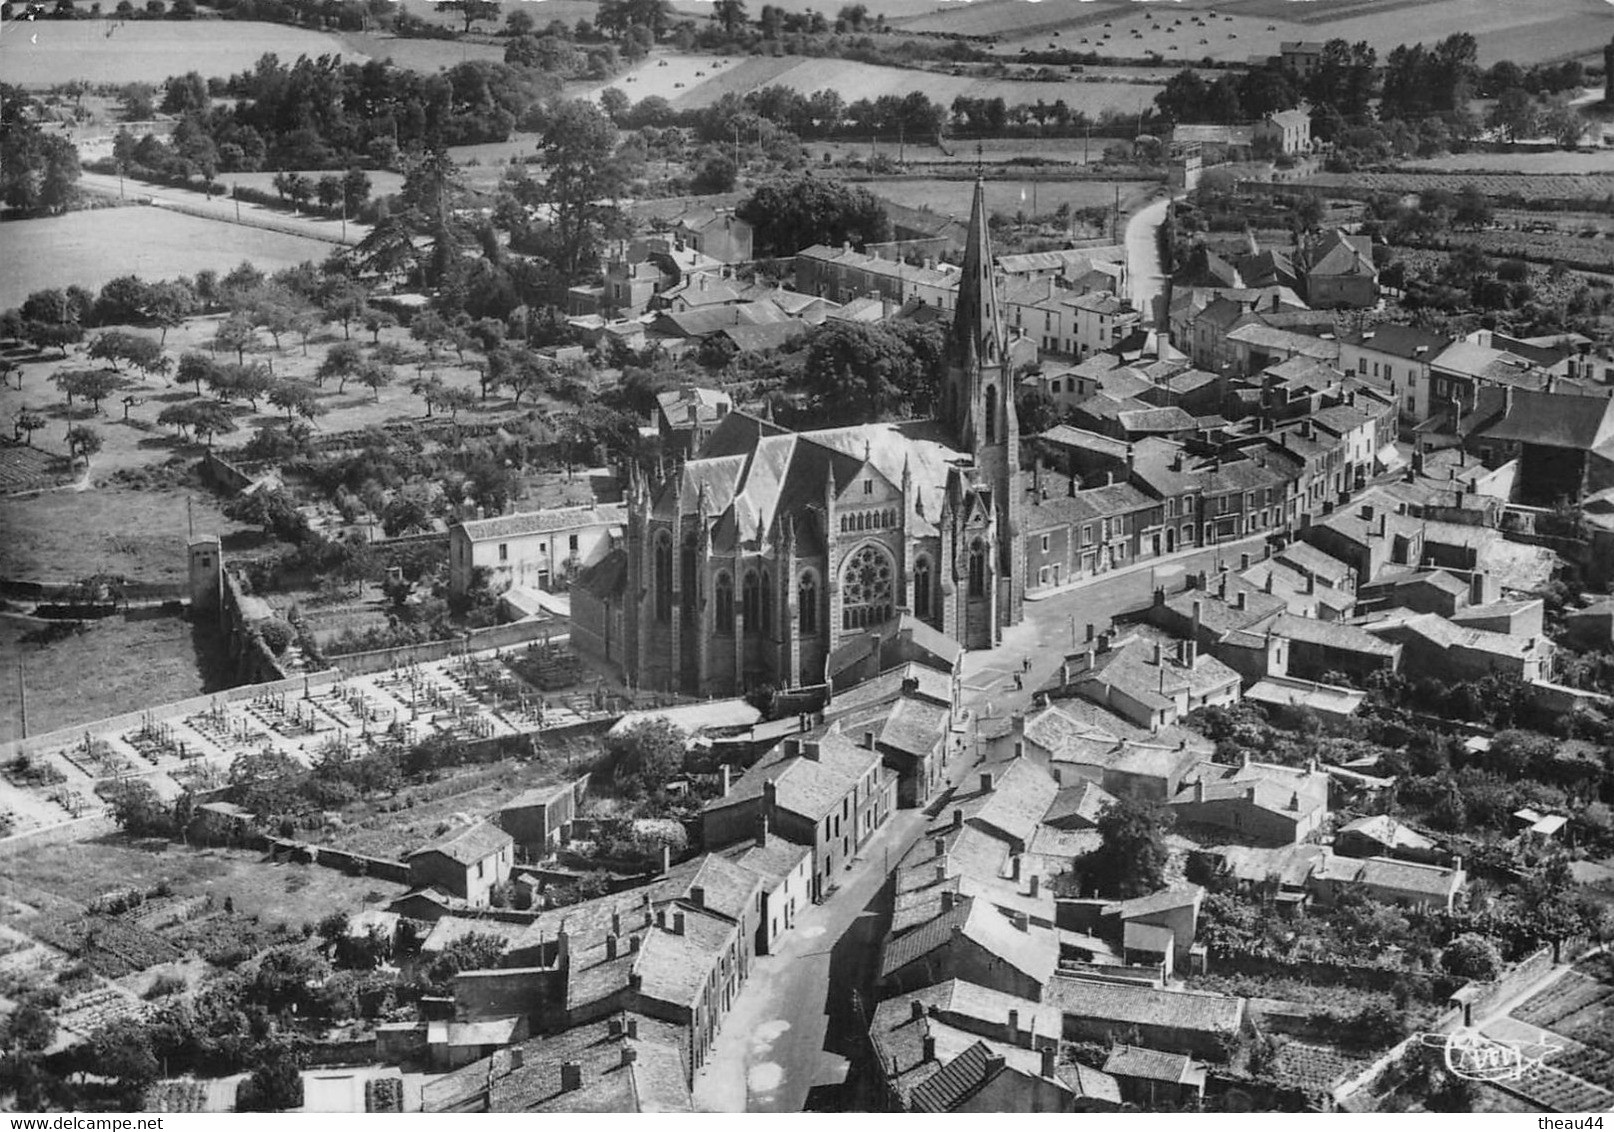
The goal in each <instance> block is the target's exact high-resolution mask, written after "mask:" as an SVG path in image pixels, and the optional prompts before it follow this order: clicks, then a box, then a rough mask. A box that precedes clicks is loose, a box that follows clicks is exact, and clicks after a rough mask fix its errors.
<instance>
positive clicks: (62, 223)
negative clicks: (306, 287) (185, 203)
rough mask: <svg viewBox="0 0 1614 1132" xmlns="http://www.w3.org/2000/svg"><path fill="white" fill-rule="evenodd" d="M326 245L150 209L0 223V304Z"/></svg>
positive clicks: (274, 263) (288, 263)
mask: <svg viewBox="0 0 1614 1132" xmlns="http://www.w3.org/2000/svg"><path fill="white" fill-rule="evenodd" d="M330 253H331V245H330V244H328V243H325V242H324V241H322V240H314V239H310V238H308V237H306V236H291V235H286V234H283V233H280V232H270V231H266V230H264V229H260V228H244V227H241V226H239V225H228V226H226V225H224V224H221V223H218V222H215V221H212V220H203V219H201V218H200V217H194V216H185V215H181V214H179V213H176V212H166V211H163V210H161V209H156V208H105V209H98V210H95V211H93V212H75V213H73V214H71V215H70V216H65V217H50V218H46V219H39V220H13V221H8V222H7V223H5V224H0V263H4V264H5V265H6V270H5V271H4V272H0V310H3V309H5V308H6V307H14V306H16V305H17V304H19V303H21V302H22V301H23V299H25V298H27V297H28V294H29V293H30V292H31V291H36V290H38V289H39V288H41V287H65V286H67V285H68V284H72V283H77V284H78V285H79V286H81V287H88V288H90V289H91V290H99V289H100V288H101V287H102V286H103V285H104V284H105V283H106V282H107V281H108V280H111V279H115V278H117V277H118V276H120V275H128V274H131V273H133V274H136V275H140V276H143V277H144V278H147V279H169V278H173V277H174V276H176V275H194V274H195V273H196V272H198V271H201V270H203V269H204V268H213V269H223V270H229V269H230V268H231V267H234V266H235V265H236V264H238V263H240V262H241V261H242V260H243V259H249V260H251V261H252V262H253V263H255V264H257V265H258V267H259V268H261V269H262V270H265V271H278V270H280V269H281V268H283V267H295V266H296V265H297V264H299V263H302V262H303V261H304V260H313V261H314V262H316V263H318V262H320V261H321V260H323V259H324V258H325V257H326V256H328V255H330Z"/></svg>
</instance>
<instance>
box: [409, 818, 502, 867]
mask: <svg viewBox="0 0 1614 1132" xmlns="http://www.w3.org/2000/svg"><path fill="white" fill-rule="evenodd" d="M514 844H515V840H514V839H513V838H512V837H511V836H510V835H509V834H508V833H506V832H505V831H504V830H502V829H500V828H499V827H498V826H496V825H494V824H493V823H491V822H486V821H479V822H476V823H475V824H474V825H469V826H466V827H465V828H464V829H462V830H458V831H457V832H455V833H451V834H449V835H448V836H447V837H443V838H441V839H439V840H437V841H433V842H431V843H430V844H429V845H422V846H421V847H420V848H419V849H416V850H415V851H414V852H413V853H411V854H409V856H410V858H414V857H418V856H420V855H421V854H423V853H441V854H442V855H443V856H445V857H447V858H449V859H450V860H452V861H454V862H456V863H457V864H461V865H474V864H476V863H477V862H478V861H482V860H485V859H486V858H488V857H491V856H493V855H494V854H495V853H498V852H499V851H500V850H503V849H508V848H510V847H511V846H513V845H514Z"/></svg>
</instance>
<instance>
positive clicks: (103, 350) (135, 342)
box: [89, 330, 163, 373]
mask: <svg viewBox="0 0 1614 1132" xmlns="http://www.w3.org/2000/svg"><path fill="white" fill-rule="evenodd" d="M89 355H90V357H92V358H98V359H101V360H103V361H107V362H110V363H111V365H112V368H113V369H114V370H116V369H117V368H118V363H119V362H128V363H129V364H130V365H132V366H134V367H135V368H136V369H139V370H142V371H144V372H146V373H151V372H153V371H155V370H157V369H158V368H160V367H161V364H162V356H163V351H162V346H161V345H159V344H158V343H157V341H156V340H155V339H152V338H147V337H146V336H145V335H144V334H131V333H129V332H128V331H126V330H106V331H102V332H101V333H100V334H98V335H96V336H95V340H94V341H93V342H91V343H90V348H89Z"/></svg>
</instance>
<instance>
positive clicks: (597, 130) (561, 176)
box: [538, 99, 627, 284]
mask: <svg viewBox="0 0 1614 1132" xmlns="http://www.w3.org/2000/svg"><path fill="white" fill-rule="evenodd" d="M616 147H617V133H616V127H614V126H612V125H611V120H610V119H609V118H607V117H606V116H605V113H604V112H603V111H602V110H600V108H599V107H598V106H596V105H594V104H593V103H592V102H586V101H583V100H582V99H572V100H570V101H567V102H562V103H561V104H559V105H558V106H556V107H555V109H554V112H553V113H552V114H551V115H550V118H549V121H548V122H547V123H546V124H545V126H544V130H543V133H542V135H541V137H540V140H539V145H538V151H539V154H540V155H541V156H542V158H543V164H544V167H545V170H546V176H545V178H544V182H543V186H542V188H543V192H544V195H545V196H546V198H547V199H548V201H549V203H550V204H551V205H553V207H554V216H555V223H554V227H555V234H556V242H557V244H558V247H557V249H556V263H555V266H556V267H557V268H558V269H559V271H560V274H561V277H562V279H563V280H564V281H565V282H566V283H568V284H571V283H574V282H576V281H577V280H578V279H579V278H580V277H581V276H582V275H585V274H588V273H590V272H592V271H593V270H594V268H593V264H594V262H595V260H596V259H597V256H596V255H595V253H594V248H595V246H596V241H597V239H598V238H599V235H600V232H601V229H602V226H603V225H605V224H606V223H607V222H608V221H611V220H613V219H615V217H616V214H617V209H616V205H615V201H616V200H617V198H619V197H621V196H622V194H623V193H624V192H625V191H626V189H627V179H626V177H625V176H624V175H623V168H622V166H621V165H620V164H619V163H618V162H617V161H616V160H615V154H616Z"/></svg>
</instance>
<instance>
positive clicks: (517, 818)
mask: <svg viewBox="0 0 1614 1132" xmlns="http://www.w3.org/2000/svg"><path fill="white" fill-rule="evenodd" d="M588 781H589V776H588V775H586V774H585V775H583V776H582V777H581V778H579V779H577V780H576V781H575V782H559V783H553V784H551V785H548V786H535V787H533V788H532V789H530V790H523V791H522V792H521V793H520V794H517V795H516V796H515V797H514V798H511V799H510V800H509V801H507V802H505V803H504V804H503V805H501V806H500V807H499V813H498V817H497V820H498V823H499V827H500V828H501V829H503V830H504V831H505V832H506V833H508V834H509V835H510V836H511V838H512V839H514V841H515V844H516V848H518V849H519V850H521V852H522V853H524V854H527V855H529V856H537V855H542V854H544V853H547V852H549V851H550V850H551V849H553V848H555V847H556V846H557V845H558V844H559V843H560V842H562V841H565V840H566V839H567V837H568V835H569V831H570V829H571V824H572V819H573V818H574V817H576V816H577V810H578V807H579V806H581V805H582V804H583V799H584V798H585V797H587V796H588Z"/></svg>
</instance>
